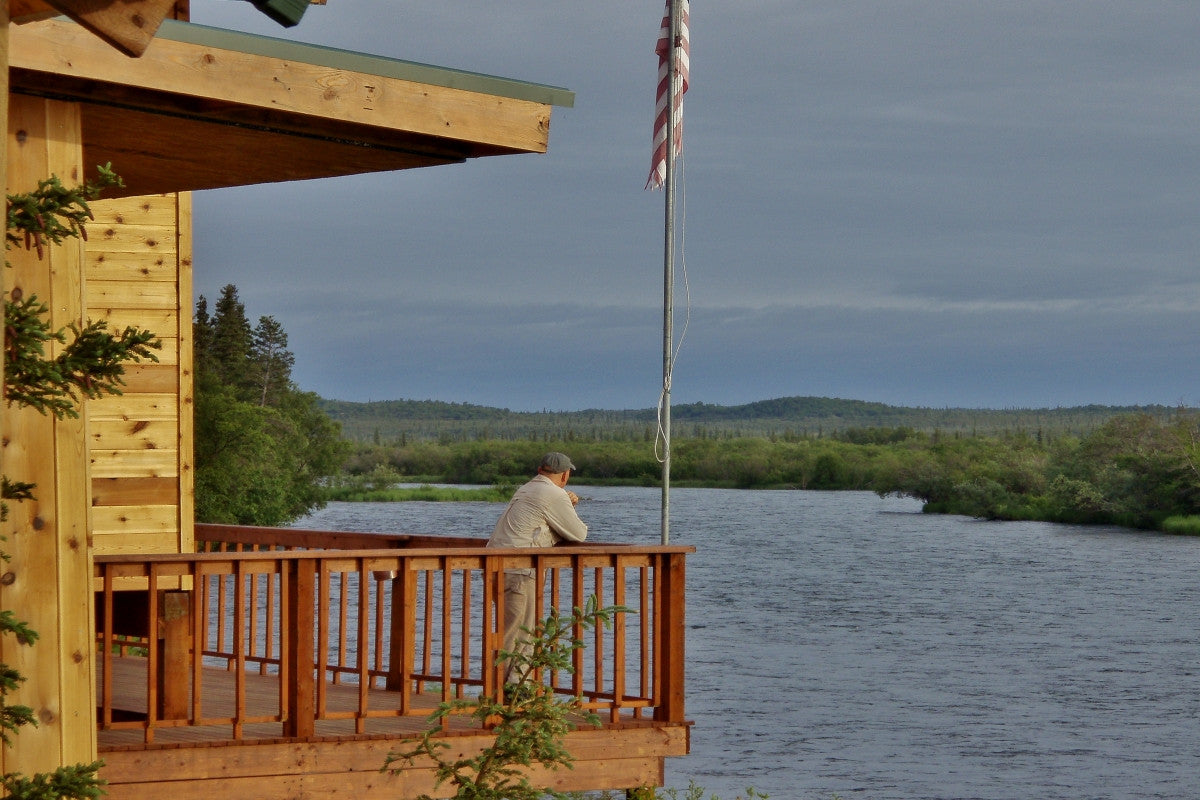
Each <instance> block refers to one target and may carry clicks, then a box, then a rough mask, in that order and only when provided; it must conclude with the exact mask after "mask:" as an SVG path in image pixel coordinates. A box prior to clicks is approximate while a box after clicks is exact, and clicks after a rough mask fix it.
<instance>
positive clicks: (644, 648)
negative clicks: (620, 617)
mask: <svg viewBox="0 0 1200 800" xmlns="http://www.w3.org/2000/svg"><path fill="white" fill-rule="evenodd" d="M638 574H639V584H638V590H639V591H640V592H641V595H640V597H639V600H640V605H639V606H638V615H639V616H638V633H639V634H640V637H639V638H640V644H641V647H640V654H641V657H640V658H639V659H638V675H639V677H640V678H641V692H640V694H641V696H642V697H649V696H650V676H651V674H652V670H653V665H654V656H653V652H652V651H651V649H650V626H651V625H652V624H653V623H654V620H653V617H654V614H653V612H652V610H651V608H650V568H649V567H639V568H638ZM633 716H634V718H635V719H640V718H641V716H642V709H641V706H638V707H636V708H634V709H633Z"/></svg>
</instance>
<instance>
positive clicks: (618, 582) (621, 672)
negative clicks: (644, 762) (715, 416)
mask: <svg viewBox="0 0 1200 800" xmlns="http://www.w3.org/2000/svg"><path fill="white" fill-rule="evenodd" d="M613 561H614V564H613V605H616V606H623V605H625V567H624V566H623V564H622V561H621V557H620V556H617V557H616V558H615V559H613ZM612 658H613V678H612V681H613V706H612V712H611V715H610V717H609V720H610V721H612V722H617V721H618V719H619V715H620V710H621V707H622V705H623V703H624V701H625V615H624V614H617V615H616V618H615V619H614V620H613V657H612Z"/></svg>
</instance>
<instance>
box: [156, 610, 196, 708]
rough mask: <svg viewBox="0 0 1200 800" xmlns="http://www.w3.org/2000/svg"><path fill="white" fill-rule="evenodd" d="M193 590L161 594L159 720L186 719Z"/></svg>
mask: <svg viewBox="0 0 1200 800" xmlns="http://www.w3.org/2000/svg"><path fill="white" fill-rule="evenodd" d="M191 634H192V593H191V592H183V591H175V590H165V591H161V592H159V593H158V686H159V693H158V704H157V705H158V709H157V711H158V713H157V718H158V719H187V715H188V707H189V702H188V700H189V694H190V692H189V690H190V686H191V681H190V677H191V669H190V667H191V663H190V656H191V649H192V648H191V644H192V639H191Z"/></svg>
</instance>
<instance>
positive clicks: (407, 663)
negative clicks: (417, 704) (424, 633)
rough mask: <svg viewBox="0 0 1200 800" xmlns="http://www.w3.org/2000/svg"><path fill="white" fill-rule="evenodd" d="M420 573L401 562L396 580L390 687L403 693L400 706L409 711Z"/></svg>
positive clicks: (388, 675) (394, 586) (393, 604)
mask: <svg viewBox="0 0 1200 800" xmlns="http://www.w3.org/2000/svg"><path fill="white" fill-rule="evenodd" d="M416 637H417V574H416V573H415V572H413V571H412V570H411V569H409V568H408V562H407V561H406V560H403V559H402V560H401V563H400V571H399V572H398V573H397V574H396V577H394V578H392V635H391V641H390V649H389V652H388V674H387V682H386V684H385V685H386V687H387V688H388V689H389V690H390V691H393V692H400V707H401V709H402V710H403V712H405V713H407V712H408V707H409V702H410V698H411V695H412V681H411V677H412V668H413V660H414V659H415V658H416V653H417V650H416V647H417V645H416Z"/></svg>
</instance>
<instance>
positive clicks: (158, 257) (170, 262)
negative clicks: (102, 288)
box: [84, 245, 176, 283]
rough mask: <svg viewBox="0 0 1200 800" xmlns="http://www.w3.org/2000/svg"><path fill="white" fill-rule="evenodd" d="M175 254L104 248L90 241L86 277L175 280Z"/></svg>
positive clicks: (95, 279) (96, 278) (94, 278)
mask: <svg viewBox="0 0 1200 800" xmlns="http://www.w3.org/2000/svg"><path fill="white" fill-rule="evenodd" d="M175 262H176V258H175V254H174V253H157V252H152V251H147V252H128V251H117V250H108V251H106V250H101V249H99V248H93V247H91V246H90V245H89V247H88V248H87V267H86V269H85V273H84V277H85V278H87V279H88V280H89V281H107V280H125V281H131V280H145V281H164V282H168V283H175V280H176V271H175Z"/></svg>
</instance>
